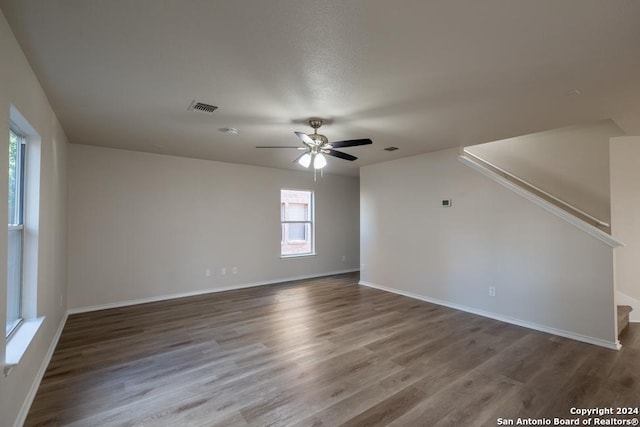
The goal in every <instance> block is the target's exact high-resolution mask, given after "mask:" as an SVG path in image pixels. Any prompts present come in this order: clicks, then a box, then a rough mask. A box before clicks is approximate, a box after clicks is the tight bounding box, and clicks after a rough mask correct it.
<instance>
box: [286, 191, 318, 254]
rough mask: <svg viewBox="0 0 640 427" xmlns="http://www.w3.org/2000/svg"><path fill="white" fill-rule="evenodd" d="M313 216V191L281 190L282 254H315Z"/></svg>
mask: <svg viewBox="0 0 640 427" xmlns="http://www.w3.org/2000/svg"><path fill="white" fill-rule="evenodd" d="M313 218H314V215H313V192H312V191H305V190H281V191H280V222H281V235H280V236H281V237H280V255H281V256H283V257H289V256H303V255H313V254H314V241H313V232H314V227H313Z"/></svg>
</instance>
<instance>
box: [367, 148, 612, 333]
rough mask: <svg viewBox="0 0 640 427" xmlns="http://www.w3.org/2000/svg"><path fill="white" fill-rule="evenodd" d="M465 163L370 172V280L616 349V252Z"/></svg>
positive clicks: (444, 160) (448, 155)
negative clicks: (493, 290) (493, 293)
mask: <svg viewBox="0 0 640 427" xmlns="http://www.w3.org/2000/svg"><path fill="white" fill-rule="evenodd" d="M456 154H457V151H456V150H446V151H440V152H436V153H431V154H425V155H420V156H415V157H409V158H405V159H400V160H396V161H391V162H386V163H381V164H377V165H372V166H367V167H364V168H362V169H361V174H360V187H361V201H360V204H361V210H360V212H361V220H360V224H361V231H360V234H361V263H362V265H361V280H362V281H363V282H365V283H370V284H374V285H377V286H383V287H387V288H391V289H394V290H396V291H398V292H404V293H408V294H412V295H416V296H419V297H423V298H427V299H431V300H438V301H441V302H444V303H446V304H449V305H455V306H458V307H463V308H465V309H467V310H471V311H476V312H483V313H485V314H488V315H491V316H494V317H498V318H508V319H511V320H512V321H517V322H520V323H522V324H527V325H537V326H542V327H544V328H548V329H554V330H557V331H564V332H568V333H569V334H572V335H574V336H578V337H579V336H584V337H588V339H591V340H595V341H597V342H599V343H600V344H603V345H609V346H611V345H613V343H615V341H616V336H615V335H616V334H615V326H614V322H615V321H614V301H613V298H614V297H613V293H614V291H613V255H612V249H611V248H610V247H609V246H607V245H606V244H604V243H602V242H601V241H599V240H596V239H595V238H593V237H592V236H590V235H588V234H586V233H585V232H583V231H581V230H579V229H577V228H575V227H574V226H573V225H571V224H568V223H566V222H564V221H563V220H562V219H560V218H558V217H556V216H555V215H552V214H551V213H549V212H547V211H546V210H544V209H542V208H541V207H539V206H537V205H534V204H533V203H531V202H529V201H528V200H526V199H524V198H523V197H520V196H518V195H516V194H515V193H513V192H511V191H510V190H508V189H506V188H504V187H502V186H500V185H498V184H496V183H495V182H493V181H490V180H489V179H488V178H486V177H484V176H482V175H480V174H479V173H477V172H475V171H474V170H472V169H470V168H468V167H466V166H464V165H463V164H462V163H460V162H459V161H458V160H457V158H456ZM442 199H452V201H453V202H452V207H450V208H443V207H441V200H442ZM490 286H493V287H495V288H496V296H495V297H490V296H489V293H488V288H489V287H490Z"/></svg>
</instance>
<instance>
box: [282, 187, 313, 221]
mask: <svg viewBox="0 0 640 427" xmlns="http://www.w3.org/2000/svg"><path fill="white" fill-rule="evenodd" d="M311 194H312V193H311V192H310V191H296V190H282V192H281V202H282V206H283V208H284V213H283V214H282V220H283V221H310V220H311V215H310V214H311V209H310V206H311Z"/></svg>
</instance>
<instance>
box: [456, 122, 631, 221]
mask: <svg viewBox="0 0 640 427" xmlns="http://www.w3.org/2000/svg"><path fill="white" fill-rule="evenodd" d="M623 134H624V133H623V132H622V130H621V129H620V128H619V127H618V126H617V125H616V124H615V123H614V122H613V121H611V120H603V121H600V122H597V123H593V124H589V125H583V126H572V127H567V128H562V129H556V130H552V131H547V132H540V133H535V134H531V135H525V136H520V137H516V138H510V139H505V140H502V141H496V142H490V143H488V144H482V145H475V146H473V147H467V150H469V151H470V152H472V153H473V154H476V155H478V156H480V157H482V158H484V159H486V160H488V161H489V162H491V163H494V164H496V165H497V166H500V167H501V168H503V169H506V170H507V171H509V172H511V173H513V174H515V175H516V176H518V177H520V178H523V179H525V180H527V181H529V182H530V183H532V184H534V185H536V186H538V187H540V188H542V189H543V190H545V191H547V192H548V193H551V194H553V195H554V196H556V197H559V198H560V199H562V200H564V201H566V202H569V203H570V204H572V205H574V206H576V207H577V208H580V209H582V210H583V211H585V212H587V213H588V214H591V215H593V216H595V217H596V218H598V219H601V220H603V221H605V222H609V220H610V209H609V206H610V202H609V138H611V137H616V136H621V135H623Z"/></svg>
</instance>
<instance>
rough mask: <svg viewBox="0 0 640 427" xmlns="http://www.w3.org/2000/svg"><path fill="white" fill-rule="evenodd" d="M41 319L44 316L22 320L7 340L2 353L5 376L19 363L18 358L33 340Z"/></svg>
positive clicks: (20, 357)
mask: <svg viewBox="0 0 640 427" xmlns="http://www.w3.org/2000/svg"><path fill="white" fill-rule="evenodd" d="M43 321H44V317H38V318H36V319H30V320H25V321H23V322H22V323H21V324H20V326H18V329H17V330H16V331H15V332H14V333H13V335H12V336H11V337H10V338H9V340H7V348H6V351H5V355H4V375H5V376H7V375H9V372H10V371H11V369H13V367H14V366H16V365H17V364H18V363H20V359H22V356H24V354H25V353H26V352H27V348H28V347H29V344H31V342H32V341H33V338H34V337H35V336H36V333H37V332H38V329H40V326H41V325H42V322H43Z"/></svg>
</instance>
